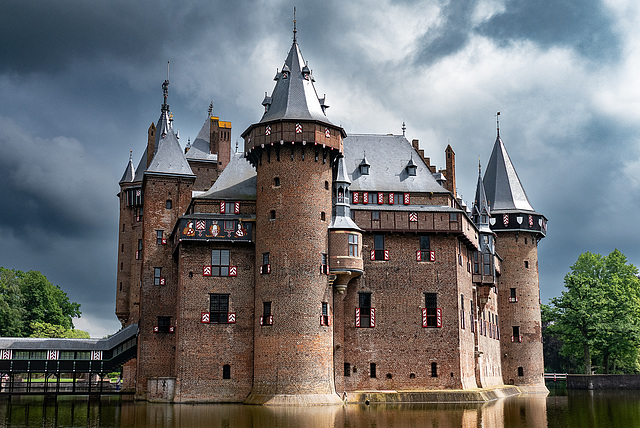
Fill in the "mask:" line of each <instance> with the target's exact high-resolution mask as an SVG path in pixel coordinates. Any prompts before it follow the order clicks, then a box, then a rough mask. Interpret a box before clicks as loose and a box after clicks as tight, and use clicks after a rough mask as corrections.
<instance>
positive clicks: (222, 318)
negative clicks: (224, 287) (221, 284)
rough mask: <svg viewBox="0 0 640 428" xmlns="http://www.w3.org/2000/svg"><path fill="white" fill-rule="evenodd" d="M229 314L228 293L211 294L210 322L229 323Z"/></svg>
mask: <svg viewBox="0 0 640 428" xmlns="http://www.w3.org/2000/svg"><path fill="white" fill-rule="evenodd" d="M228 314H229V295H228V294H209V316H210V318H209V322H210V323H211V324H227V323H228Z"/></svg>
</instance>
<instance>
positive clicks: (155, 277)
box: [153, 267, 164, 285]
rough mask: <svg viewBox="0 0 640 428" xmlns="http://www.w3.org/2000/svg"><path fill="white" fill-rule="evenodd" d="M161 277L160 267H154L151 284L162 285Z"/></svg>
mask: <svg viewBox="0 0 640 428" xmlns="http://www.w3.org/2000/svg"><path fill="white" fill-rule="evenodd" d="M163 279H164V278H162V268H161V267H154V268H153V285H164V284H163Z"/></svg>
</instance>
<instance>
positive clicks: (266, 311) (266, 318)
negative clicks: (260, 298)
mask: <svg viewBox="0 0 640 428" xmlns="http://www.w3.org/2000/svg"><path fill="white" fill-rule="evenodd" d="M272 324H273V315H272V314H271V302H262V316H261V317H260V325H272Z"/></svg>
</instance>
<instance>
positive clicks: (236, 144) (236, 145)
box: [236, 140, 238, 153]
mask: <svg viewBox="0 0 640 428" xmlns="http://www.w3.org/2000/svg"><path fill="white" fill-rule="evenodd" d="M236 153H238V140H236Z"/></svg>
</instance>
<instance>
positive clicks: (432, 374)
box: [431, 363, 438, 377]
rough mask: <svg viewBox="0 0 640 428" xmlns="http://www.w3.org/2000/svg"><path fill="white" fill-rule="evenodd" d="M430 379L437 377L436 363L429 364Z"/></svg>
mask: <svg viewBox="0 0 640 428" xmlns="http://www.w3.org/2000/svg"><path fill="white" fill-rule="evenodd" d="M431 377H438V363H431Z"/></svg>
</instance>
